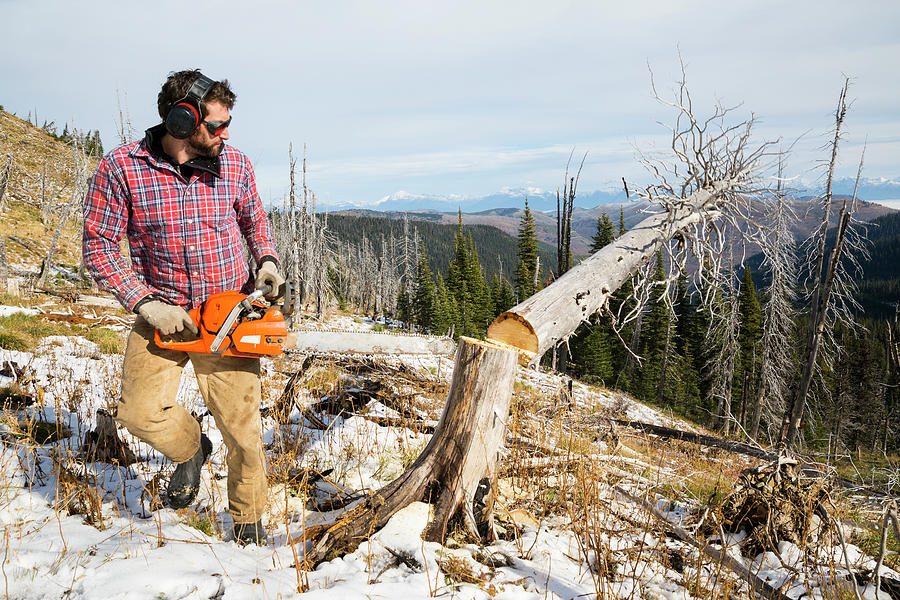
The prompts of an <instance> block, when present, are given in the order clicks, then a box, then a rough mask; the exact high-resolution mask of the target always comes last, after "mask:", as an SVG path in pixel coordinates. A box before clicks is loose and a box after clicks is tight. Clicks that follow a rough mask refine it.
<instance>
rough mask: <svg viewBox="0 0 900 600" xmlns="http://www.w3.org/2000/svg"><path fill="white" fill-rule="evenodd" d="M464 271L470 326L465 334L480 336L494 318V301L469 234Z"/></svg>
mask: <svg viewBox="0 0 900 600" xmlns="http://www.w3.org/2000/svg"><path fill="white" fill-rule="evenodd" d="M466 246H467V248H466V265H465V273H466V279H467V281H468V289H469V298H468V301H469V306H470V307H471V315H472V319H471V328H470V330H469V332H468V333H466V334H465V335H470V336H474V337H482V336H483V335H484V332H485V331H487V326H488V325H490V323H491V321H493V320H494V301H493V298H492V297H491V289H490V286H488V284H487V281H485V278H484V272H483V271H482V269H481V261H480V260H479V258H478V248H476V246H475V242H474V241H473V240H472V237H471V236H469V237H468V240H467V244H466Z"/></svg>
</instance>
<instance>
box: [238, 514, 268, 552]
mask: <svg viewBox="0 0 900 600" xmlns="http://www.w3.org/2000/svg"><path fill="white" fill-rule="evenodd" d="M233 531H234V541H236V542H237V543H238V544H240V545H241V546H246V545H248V544H256V545H257V546H265V545H266V528H265V527H263V524H262V520H259V521H257V522H256V523H235V524H234V530H233Z"/></svg>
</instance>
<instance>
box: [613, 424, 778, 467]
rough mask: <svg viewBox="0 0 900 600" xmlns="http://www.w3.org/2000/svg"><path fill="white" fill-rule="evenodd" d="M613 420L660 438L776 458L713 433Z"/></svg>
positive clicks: (760, 449) (772, 454)
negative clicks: (705, 433)
mask: <svg viewBox="0 0 900 600" xmlns="http://www.w3.org/2000/svg"><path fill="white" fill-rule="evenodd" d="M613 422H614V423H615V424H616V425H622V426H623V427H629V428H631V429H636V430H638V431H643V432H645V433H652V434H653V435H657V436H659V437H662V438H667V439H673V440H679V441H682V442H689V443H692V444H699V445H701V446H709V447H712V448H719V449H721V450H727V451H728V452H735V453H738V454H746V455H747V456H753V457H756V458H762V459H765V460H777V459H778V454H777V453H775V452H769V451H767V450H764V449H763V448H759V447H758V446H751V445H750V444H745V443H743V442H737V441H735V440H726V439H722V438H720V437H716V436H713V435H704V434H701V433H694V432H692V431H684V430H682V429H674V428H672V427H663V426H662V425H653V424H652V423H642V422H640V421H625V420H622V419H613Z"/></svg>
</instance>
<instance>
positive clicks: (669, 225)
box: [488, 180, 737, 359]
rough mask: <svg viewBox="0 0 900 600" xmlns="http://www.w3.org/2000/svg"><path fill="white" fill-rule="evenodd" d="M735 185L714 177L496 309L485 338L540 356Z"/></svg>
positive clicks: (711, 209)
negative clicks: (548, 280) (668, 208)
mask: <svg viewBox="0 0 900 600" xmlns="http://www.w3.org/2000/svg"><path fill="white" fill-rule="evenodd" d="M736 184H737V182H736V181H733V180H726V181H719V182H716V183H714V184H712V185H711V186H709V187H708V188H704V189H702V190H700V191H698V192H696V193H694V194H691V195H690V196H688V197H687V198H685V199H684V201H683V202H681V203H680V204H679V207H678V208H677V209H675V210H673V211H672V212H664V213H658V214H654V215H651V216H649V217H647V218H646V219H644V220H643V221H641V222H640V223H638V225H637V226H636V227H634V228H633V229H631V230H630V231H628V232H626V233H624V234H623V235H622V236H620V237H619V238H618V239H616V240H615V241H614V242H612V243H611V244H609V245H607V246H605V247H603V248H602V249H600V250H599V251H597V252H596V253H595V254H594V255H593V256H591V257H589V258H587V259H586V260H584V261H583V262H581V263H580V264H579V265H577V266H576V267H574V268H572V269H571V270H569V271H568V272H567V273H566V274H565V275H563V276H562V277H560V278H559V279H557V280H556V281H555V282H553V284H552V285H549V286H547V287H546V288H544V289H543V290H541V291H540V292H538V293H536V294H535V295H533V296H531V297H530V298H528V299H527V300H525V301H524V302H521V303H519V304H517V305H516V306H514V307H513V308H511V309H510V310H508V311H507V312H505V313H502V314H501V315H500V316H499V317H497V318H496V319H495V320H494V322H493V323H492V324H491V326H490V327H489V328H488V339H491V340H495V341H499V342H503V343H506V344H509V345H511V346H515V347H516V348H520V349H521V350H522V351H523V352H524V353H525V354H526V355H527V356H528V358H529V359H535V358H540V357H541V356H543V355H544V353H545V352H547V351H548V350H550V349H551V348H553V347H554V346H556V345H557V344H558V343H559V342H560V341H562V340H564V339H566V338H567V337H568V336H569V335H571V334H572V332H574V331H575V330H576V329H577V328H578V326H579V325H580V324H581V322H582V321H586V320H587V319H588V318H589V317H590V316H591V315H593V314H594V313H596V312H597V311H598V310H600V309H601V308H603V306H605V305H606V303H607V302H608V301H609V298H610V296H612V294H613V293H614V292H615V291H616V290H617V289H619V287H621V286H622V284H623V283H625V281H626V280H627V279H628V278H629V277H631V275H632V273H634V272H635V271H636V270H637V269H638V268H639V267H640V266H641V265H642V264H644V263H645V262H647V261H648V260H650V258H651V257H652V256H653V255H654V254H655V253H656V251H657V249H659V248H660V247H661V246H662V244H663V243H665V242H667V241H668V240H670V239H672V237H673V236H674V235H675V234H676V233H678V232H679V231H681V230H683V229H685V228H687V227H690V226H691V225H694V224H697V223H699V222H701V221H702V220H704V219H706V218H708V217H710V216H711V215H712V214H713V213H714V211H715V209H716V205H717V202H718V201H719V200H720V198H722V197H723V195H724V194H726V193H727V192H729V191H730V190H731V189H733V188H734V187H735V185H736Z"/></svg>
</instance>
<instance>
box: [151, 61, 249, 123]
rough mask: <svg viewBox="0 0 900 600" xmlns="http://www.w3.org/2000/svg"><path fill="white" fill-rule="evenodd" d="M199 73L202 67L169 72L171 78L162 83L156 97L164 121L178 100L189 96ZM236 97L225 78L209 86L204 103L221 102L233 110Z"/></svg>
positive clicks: (157, 106)
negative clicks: (189, 91)
mask: <svg viewBox="0 0 900 600" xmlns="http://www.w3.org/2000/svg"><path fill="white" fill-rule="evenodd" d="M198 75H200V69H189V70H187V71H178V72H177V73H169V78H168V79H166V82H165V83H164V84H163V85H162V89H160V90H159V96H157V98H156V108H157V110H158V111H159V116H160V117H162V119H163V121H165V120H166V115H167V114H169V109H170V108H172V106H173V105H174V104H175V103H176V102H178V101H179V100H181V99H182V98H184V97H185V96H187V93H188V90H189V89H191V85H193V83H194V80H195V79H197V76H198ZM236 98H237V96H236V95H235V93H234V92H232V91H231V87H229V85H228V80H227V79H223V80H222V81H216V82H215V83H213V84H212V87H210V88H209V92H207V94H206V97H205V98H204V99H203V104H207V103H209V102H220V103H222V104H223V105H225V106H226V107H227V108H228V110H231V109H232V108H234V101H235V99H236Z"/></svg>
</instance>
